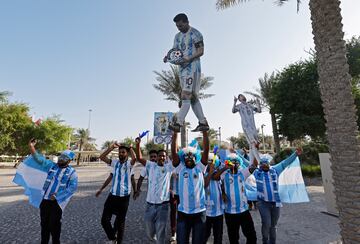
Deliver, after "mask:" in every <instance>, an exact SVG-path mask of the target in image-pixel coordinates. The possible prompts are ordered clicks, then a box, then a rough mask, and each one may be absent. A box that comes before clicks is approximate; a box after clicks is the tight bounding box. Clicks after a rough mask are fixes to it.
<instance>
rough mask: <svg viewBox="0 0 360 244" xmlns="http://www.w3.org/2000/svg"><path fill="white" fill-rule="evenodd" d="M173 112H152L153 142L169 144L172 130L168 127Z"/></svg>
mask: <svg viewBox="0 0 360 244" xmlns="http://www.w3.org/2000/svg"><path fill="white" fill-rule="evenodd" d="M173 116H174V114H173V113H171V112H155V113H154V143H155V144H170V143H171V136H172V131H171V130H170V129H169V128H168V127H169V124H170V122H171V120H172V118H173Z"/></svg>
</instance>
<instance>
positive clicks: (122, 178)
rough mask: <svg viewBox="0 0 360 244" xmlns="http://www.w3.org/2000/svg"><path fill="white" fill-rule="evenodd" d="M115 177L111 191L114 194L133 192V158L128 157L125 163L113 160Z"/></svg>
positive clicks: (121, 194) (112, 165) (120, 194)
mask: <svg viewBox="0 0 360 244" xmlns="http://www.w3.org/2000/svg"><path fill="white" fill-rule="evenodd" d="M111 167H112V168H113V179H112V186H111V189H110V193H111V194H112V195H114V196H120V197H124V196H128V195H130V193H131V171H132V165H131V160H130V159H128V160H127V161H126V162H124V163H120V161H119V160H112V161H111Z"/></svg>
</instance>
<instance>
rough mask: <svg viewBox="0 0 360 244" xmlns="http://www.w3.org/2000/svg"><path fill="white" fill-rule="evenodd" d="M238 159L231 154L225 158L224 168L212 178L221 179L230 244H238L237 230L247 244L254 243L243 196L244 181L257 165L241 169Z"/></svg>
mask: <svg viewBox="0 0 360 244" xmlns="http://www.w3.org/2000/svg"><path fill="white" fill-rule="evenodd" d="M240 160H241V159H240V158H239V157H238V156H237V155H236V154H235V153H231V154H230V155H229V156H228V157H227V162H230V163H229V164H227V163H226V164H225V166H224V167H223V168H222V169H221V170H219V171H218V172H217V173H216V174H215V176H214V178H215V179H218V178H219V177H220V178H221V180H222V182H223V184H224V188H225V194H226V198H227V202H226V203H225V222H226V226H227V230H228V236H229V241H230V244H237V243H239V238H240V235H239V229H240V226H241V230H242V232H243V234H244V236H245V237H246V243H247V244H253V243H256V232H255V227H254V222H253V220H252V217H251V215H250V212H249V206H248V204H247V197H246V194H245V180H246V179H247V178H248V177H249V176H250V175H251V173H252V172H253V171H254V170H255V168H256V166H257V164H255V165H250V166H249V167H247V168H243V169H241V168H240V167H239V165H240V163H241V162H240Z"/></svg>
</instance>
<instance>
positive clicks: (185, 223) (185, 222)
mask: <svg viewBox="0 0 360 244" xmlns="http://www.w3.org/2000/svg"><path fill="white" fill-rule="evenodd" d="M205 222H206V211H203V212H201V213H196V214H185V213H183V212H178V217H177V226H176V242H177V243H178V244H188V243H189V239H190V232H191V231H192V243H193V244H201V243H203V242H204V239H205Z"/></svg>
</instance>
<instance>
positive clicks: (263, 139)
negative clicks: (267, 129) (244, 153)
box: [261, 124, 265, 153]
mask: <svg viewBox="0 0 360 244" xmlns="http://www.w3.org/2000/svg"><path fill="white" fill-rule="evenodd" d="M264 126H265V125H264V124H262V125H261V134H262V141H263V151H264V153H265V136H264Z"/></svg>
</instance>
